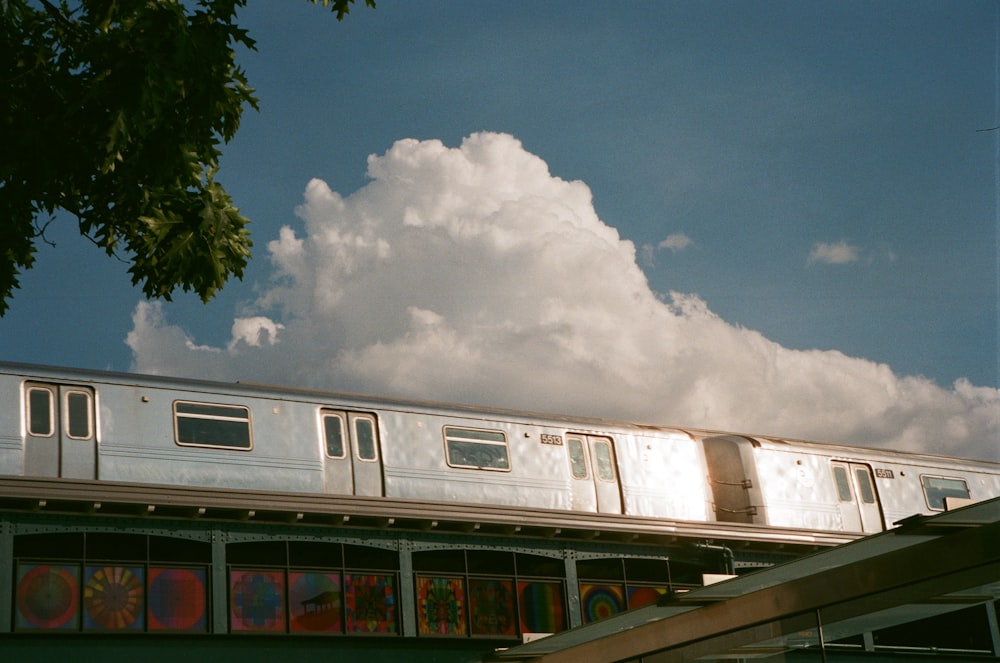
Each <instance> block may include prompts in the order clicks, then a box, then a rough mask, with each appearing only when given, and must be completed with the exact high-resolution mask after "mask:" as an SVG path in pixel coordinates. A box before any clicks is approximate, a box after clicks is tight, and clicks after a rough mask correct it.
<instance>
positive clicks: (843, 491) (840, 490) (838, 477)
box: [833, 465, 854, 502]
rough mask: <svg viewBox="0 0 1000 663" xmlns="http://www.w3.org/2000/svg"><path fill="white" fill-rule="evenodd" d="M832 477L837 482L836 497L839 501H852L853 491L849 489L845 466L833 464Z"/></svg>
mask: <svg viewBox="0 0 1000 663" xmlns="http://www.w3.org/2000/svg"><path fill="white" fill-rule="evenodd" d="M833 478H834V480H835V481H836V482H837V497H838V498H839V499H840V501H841V502H853V501H854V493H853V491H851V478H850V477H849V476H848V475H847V468H846V467H845V466H843V465H834V466H833Z"/></svg>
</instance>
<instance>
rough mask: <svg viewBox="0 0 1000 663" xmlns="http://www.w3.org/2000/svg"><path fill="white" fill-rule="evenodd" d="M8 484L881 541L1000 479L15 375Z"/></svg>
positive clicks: (571, 426)
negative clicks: (262, 495)
mask: <svg viewBox="0 0 1000 663" xmlns="http://www.w3.org/2000/svg"><path fill="white" fill-rule="evenodd" d="M0 475H8V476H36V477H37V476H51V477H66V478H76V479H93V480H105V481H116V482H132V483H148V484H158V485H180V486H192V487H195V486H196V487H209V488H211V487H219V488H240V489H251V490H257V491H281V492H287V491H292V492H301V493H316V494H341V495H364V496H373V497H378V496H385V497H392V498H403V499H413V500H422V501H444V502H460V503H467V504H470V505H476V504H491V505H503V506H514V507H518V506H522V507H526V508H528V507H530V508H542V509H555V510H566V511H584V512H593V513H600V514H608V517H609V518H613V517H614V514H623V513H624V514H628V515H632V516H647V517H654V518H662V519H669V520H678V521H698V522H708V523H711V522H726V523H748V524H753V525H754V526H775V527H782V528H796V529H804V530H823V531H837V532H875V531H881V530H882V529H884V528H886V527H891V526H892V525H893V523H895V522H897V521H899V520H902V519H903V518H906V517H908V516H912V515H914V514H918V513H933V512H936V511H942V510H944V509H945V508H946V507H948V506H950V505H953V504H960V503H964V502H967V501H979V500H983V499H988V498H992V497H997V496H1000V464H998V463H993V462H987V461H968V460H959V459H953V458H945V457H940V456H932V455H923V454H910V453H899V452H892V451H886V450H874V449H863V448H854V447H847V446H839V445H829V444H819V443H811V442H801V441H794V440H781V439H775V438H765V437H759V436H744V435H736V434H730V433H715V432H708V431H688V430H680V429H671V428H666V427H657V426H640V425H634V424H628V423H623V422H614V421H604V420H596V419H582V418H571V417H559V416H551V415H539V414H534V413H526V412H513V411H507V410H494V409H488V408H474V407H466V406H452V405H441V404H431V403H423V402H417V401H403V400H391V399H378V398H371V397H362V396H356V395H345V394H339V393H333V392H323V391H318V390H307V389H293V388H284V387H274V386H261V385H250V384H239V383H237V384H222V383H212V382H202V381H193V380H181V379H174V378H162V377H152V376H139V375H130V374H115V373H104V372H93V371H81V370H73V369H58V368H48V367H38V366H27V365H17V364H0Z"/></svg>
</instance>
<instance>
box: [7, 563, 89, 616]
mask: <svg viewBox="0 0 1000 663" xmlns="http://www.w3.org/2000/svg"><path fill="white" fill-rule="evenodd" d="M15 603H16V610H15V616H14V627H15V628H16V629H77V628H79V626H80V567H78V566H76V565H75V564H74V565H70V564H64V565H60V564H19V565H18V567H17V590H16V601H15Z"/></svg>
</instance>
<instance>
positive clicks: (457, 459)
mask: <svg viewBox="0 0 1000 663" xmlns="http://www.w3.org/2000/svg"><path fill="white" fill-rule="evenodd" d="M444 442H445V451H446V452H447V458H448V465H450V466H451V467H462V468H467V469H471V470H500V471H505V472H506V471H509V470H510V456H509V455H508V452H507V437H506V436H505V435H504V434H503V433H502V432H501V431H491V430H476V429H472V428H455V427H453V426H445V428H444Z"/></svg>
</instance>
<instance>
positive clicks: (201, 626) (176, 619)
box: [148, 567, 208, 632]
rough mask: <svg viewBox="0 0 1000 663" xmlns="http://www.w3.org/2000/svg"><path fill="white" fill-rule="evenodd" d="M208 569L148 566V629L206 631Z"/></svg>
mask: <svg viewBox="0 0 1000 663" xmlns="http://www.w3.org/2000/svg"><path fill="white" fill-rule="evenodd" d="M207 594H208V591H207V585H206V582H205V569H203V568H191V569H173V568H160V567H150V569H149V594H148V603H149V606H148V608H149V610H148V612H149V630H150V631H201V632H204V631H207V630H208V620H207V611H206V607H207V601H206V598H205V597H206V596H207Z"/></svg>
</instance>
